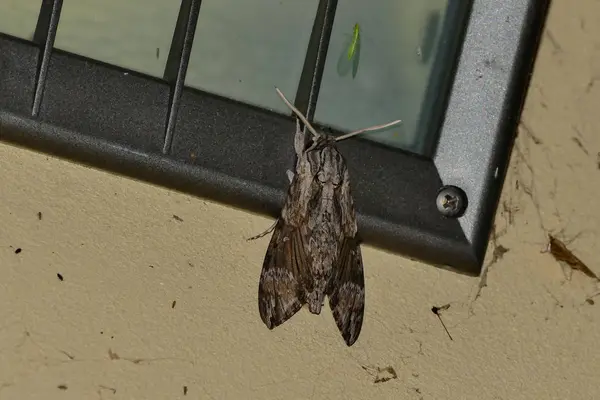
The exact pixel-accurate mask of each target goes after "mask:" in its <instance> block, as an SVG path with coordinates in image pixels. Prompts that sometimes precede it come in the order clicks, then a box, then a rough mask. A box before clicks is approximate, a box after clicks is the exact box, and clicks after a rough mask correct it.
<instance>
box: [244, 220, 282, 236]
mask: <svg viewBox="0 0 600 400" xmlns="http://www.w3.org/2000/svg"><path fill="white" fill-rule="evenodd" d="M277 222H279V218H278V219H276V220H275V222H273V225H271V226H270V227H269V228H268V229H267V230H266V231H264V232H262V233H259V234H258V235H256V236H252V237H251V238H248V239H246V240H247V241H251V240H256V239H260V238H261V237H263V236H266V235H268V234H269V233H271V232H273V230H274V229H275V227H276V226H277Z"/></svg>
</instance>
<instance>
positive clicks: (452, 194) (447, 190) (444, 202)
mask: <svg viewBox="0 0 600 400" xmlns="http://www.w3.org/2000/svg"><path fill="white" fill-rule="evenodd" d="M435 203H436V205H437V209H438V211H439V212H440V213H441V214H442V215H443V216H445V217H450V218H458V217H460V216H462V215H463V214H464V212H465V210H466V209H467V195H466V194H465V192H464V191H463V190H462V189H461V188H459V187H456V186H444V187H442V188H441V189H440V190H439V191H438V194H437V198H436V201H435Z"/></svg>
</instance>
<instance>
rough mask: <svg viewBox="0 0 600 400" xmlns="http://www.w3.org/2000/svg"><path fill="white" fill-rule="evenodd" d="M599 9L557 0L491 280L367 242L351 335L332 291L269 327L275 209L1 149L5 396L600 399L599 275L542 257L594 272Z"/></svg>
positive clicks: (0, 365) (502, 214)
mask: <svg viewBox="0 0 600 400" xmlns="http://www.w3.org/2000/svg"><path fill="white" fill-rule="evenodd" d="M599 15H600V3H599V2H598V1H592V0H580V1H578V2H575V3H573V2H567V1H566V0H555V1H554V5H553V8H552V10H551V13H550V16H549V22H548V25H547V31H546V33H545V35H544V41H543V44H542V47H541V50H540V55H539V57H538V62H537V64H536V69H535V74H534V77H533V81H532V86H531V89H530V91H529V96H528V100H527V104H526V108H525V112H524V115H523V123H522V125H521V127H520V129H519V136H518V139H517V143H516V147H515V150H514V153H513V157H512V162H511V166H510V170H509V175H508V177H507V180H506V184H505V188H504V192H503V196H502V202H501V205H500V209H499V212H498V215H497V219H496V235H495V238H496V239H495V241H493V243H492V244H491V245H490V249H489V252H488V253H489V254H488V257H487V259H488V261H487V263H488V264H490V268H489V273H488V276H487V287H484V288H483V290H482V291H481V293H480V296H478V297H477V296H476V294H477V289H478V286H479V279H477V278H467V277H463V276H460V275H456V274H453V273H451V272H445V271H441V270H438V269H436V268H433V267H429V266H426V265H422V264H419V263H416V262H412V261H409V260H407V259H404V258H402V257H399V256H397V255H392V254H388V253H385V252H382V251H379V250H376V249H372V248H369V247H368V246H363V255H364V263H365V269H366V272H365V273H366V286H367V310H366V319H365V324H364V327H363V332H362V334H361V337H360V338H359V340H358V342H357V343H356V344H355V345H354V346H353V347H352V348H348V347H346V345H345V344H344V342H343V341H342V339H341V337H340V335H339V333H338V331H337V328H336V326H335V324H334V322H333V319H332V317H331V314H330V312H329V310H328V308H327V307H326V308H325V311H324V312H323V313H322V315H321V316H318V317H317V316H313V315H310V314H309V313H308V312H306V311H301V312H299V313H298V314H297V315H296V316H295V317H294V318H292V319H291V320H290V321H289V322H288V323H286V324H284V325H283V326H281V327H280V328H277V329H275V330H274V331H269V330H268V329H267V328H265V326H264V325H263V324H262V322H261V320H260V317H259V316H258V310H257V304H256V292H257V281H258V276H259V273H260V268H261V263H262V259H263V256H264V251H265V249H266V246H267V243H268V239H267V238H263V239H261V240H259V241H256V242H247V241H246V240H245V238H246V237H249V236H251V235H253V234H256V233H258V232H261V231H262V230H264V229H265V228H266V227H268V226H269V225H270V224H271V221H270V220H268V219H267V218H263V217H259V216H255V215H251V214H248V213H246V212H243V211H240V210H237V209H232V208H229V207H226V206H223V205H219V204H213V203H210V202H208V201H204V200H201V199H196V198H192V197H189V196H186V195H183V194H179V193H175V192H170V191H167V190H164V189H161V188H157V187H154V186H151V185H147V184H144V183H140V182H136V181H133V180H130V179H126V178H122V177H118V176H113V175H110V174H107V173H104V172H101V171H97V170H92V169H89V168H85V167H82V166H79V165H74V164H71V163H69V162H66V161H62V160H58V159H54V158H51V157H47V156H45V155H41V154H38V153H33V152H30V151H27V150H23V149H19V148H16V147H12V146H8V145H3V144H2V145H0V171H1V175H2V179H0V221H1V225H0V399H20V400H21V399H23V400H24V399H132V398H137V399H167V398H169V399H176V398H194V399H264V400H269V399H325V398H327V399H415V400H416V399H478V400H482V399H483V400H485V399H490V400H491V399H511V400H517V399H527V400H531V399H597V398H600V388H599V387H598V367H599V366H600V352H599V351H598V350H597V344H598V343H599V342H600V296H598V297H596V298H593V297H592V296H593V295H594V294H596V293H598V292H599V288H598V286H597V283H596V282H594V281H593V280H592V279H590V278H588V277H586V276H584V275H582V274H580V273H578V272H575V273H573V274H572V276H571V278H570V280H569V279H567V277H568V276H569V274H568V273H567V274H565V271H563V269H562V267H561V265H560V264H559V263H557V262H556V261H555V260H554V259H553V258H552V256H550V255H549V254H546V253H541V250H542V249H543V248H544V246H545V244H546V243H547V237H546V235H547V232H553V233H555V234H557V235H558V236H559V237H561V238H562V239H564V240H565V241H566V242H569V243H570V244H569V246H570V248H571V249H572V250H573V251H574V252H575V254H577V255H578V256H579V257H580V258H581V259H582V260H583V261H585V262H586V263H587V264H588V266H589V268H590V269H592V270H593V271H595V272H596V273H597V274H600V261H599V260H598V258H597V257H596V255H597V250H595V248H598V247H599V246H600V233H599V232H598V230H597V227H598V226H600V216H599V215H598V213H597V211H596V207H597V204H598V203H597V202H598V199H599V198H600V169H599V168H600V164H599V163H600V159H599V152H600V136H599V135H598V130H599V129H600V112H599V111H598V110H599V104H600V26H599V25H598V24H597V19H598V16H599ZM38 213H41V219H39V214H38ZM174 215H176V216H177V218H175V217H174ZM17 248H19V249H21V251H20V252H17ZM494 256H495V257H494ZM58 274H60V276H61V277H62V279H59V276H58ZM476 297H477V298H476ZM475 298H476V299H475ZM446 303H450V305H451V306H450V308H449V309H447V310H446V311H444V312H443V314H442V318H443V320H444V322H445V323H446V326H447V327H448V330H449V332H450V334H451V335H452V337H453V339H454V340H450V339H449V337H448V336H447V335H446V333H445V331H444V330H443V328H442V326H441V324H440V321H439V320H438V319H437V318H436V316H435V315H433V314H432V313H431V307H432V306H434V305H437V306H439V305H443V304H446ZM594 303H595V304H594ZM387 367H391V368H393V370H394V371H395V373H396V375H397V377H396V378H393V379H390V380H387V381H385V382H379V383H375V381H377V380H381V378H385V377H389V378H392V377H393V375H391V374H389V372H385V370H386V369H388V368H387ZM184 387H186V388H187V394H184Z"/></svg>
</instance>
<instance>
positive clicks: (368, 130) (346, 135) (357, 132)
mask: <svg viewBox="0 0 600 400" xmlns="http://www.w3.org/2000/svg"><path fill="white" fill-rule="evenodd" d="M401 122H402V120H401V119H397V120H395V121H392V122H388V123H387V124H383V125H375V126H371V127H369V128H363V129H359V130H357V131H354V132H350V133H346V134H344V135H341V136H338V137H336V138H335V141H336V142H339V141H340V140H344V139H348V138H351V137H352V136H356V135H360V134H361V133H365V132H371V131H378V130H380V129H385V128H389V127H390V126H393V125H396V124H399V123H401Z"/></svg>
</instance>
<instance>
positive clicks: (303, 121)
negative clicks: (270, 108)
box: [275, 87, 321, 138]
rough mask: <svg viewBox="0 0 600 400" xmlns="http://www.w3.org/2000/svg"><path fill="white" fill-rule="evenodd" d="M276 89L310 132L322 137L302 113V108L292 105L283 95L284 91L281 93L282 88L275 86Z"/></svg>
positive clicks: (316, 136)
mask: <svg viewBox="0 0 600 400" xmlns="http://www.w3.org/2000/svg"><path fill="white" fill-rule="evenodd" d="M275 90H276V91H277V94H278V95H279V97H281V100H283V102H284V103H285V105H286V106H288V107H289V108H290V110H292V111H293V112H294V114H296V115H297V116H298V118H299V119H300V121H302V123H303V124H304V125H305V126H306V127H307V128H308V130H309V131H310V133H312V134H313V135H314V137H315V138H318V137H320V136H321V135H319V134H318V133H317V131H316V130H315V128H313V127H312V125H311V124H310V122H308V120H307V119H306V117H305V116H304V115H302V113H301V112H300V110H298V109H297V108H296V107H294V106H293V105H292V103H290V102H289V101H288V99H286V98H285V96H284V95H283V93H281V90H279V89H278V88H277V87H275Z"/></svg>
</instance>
